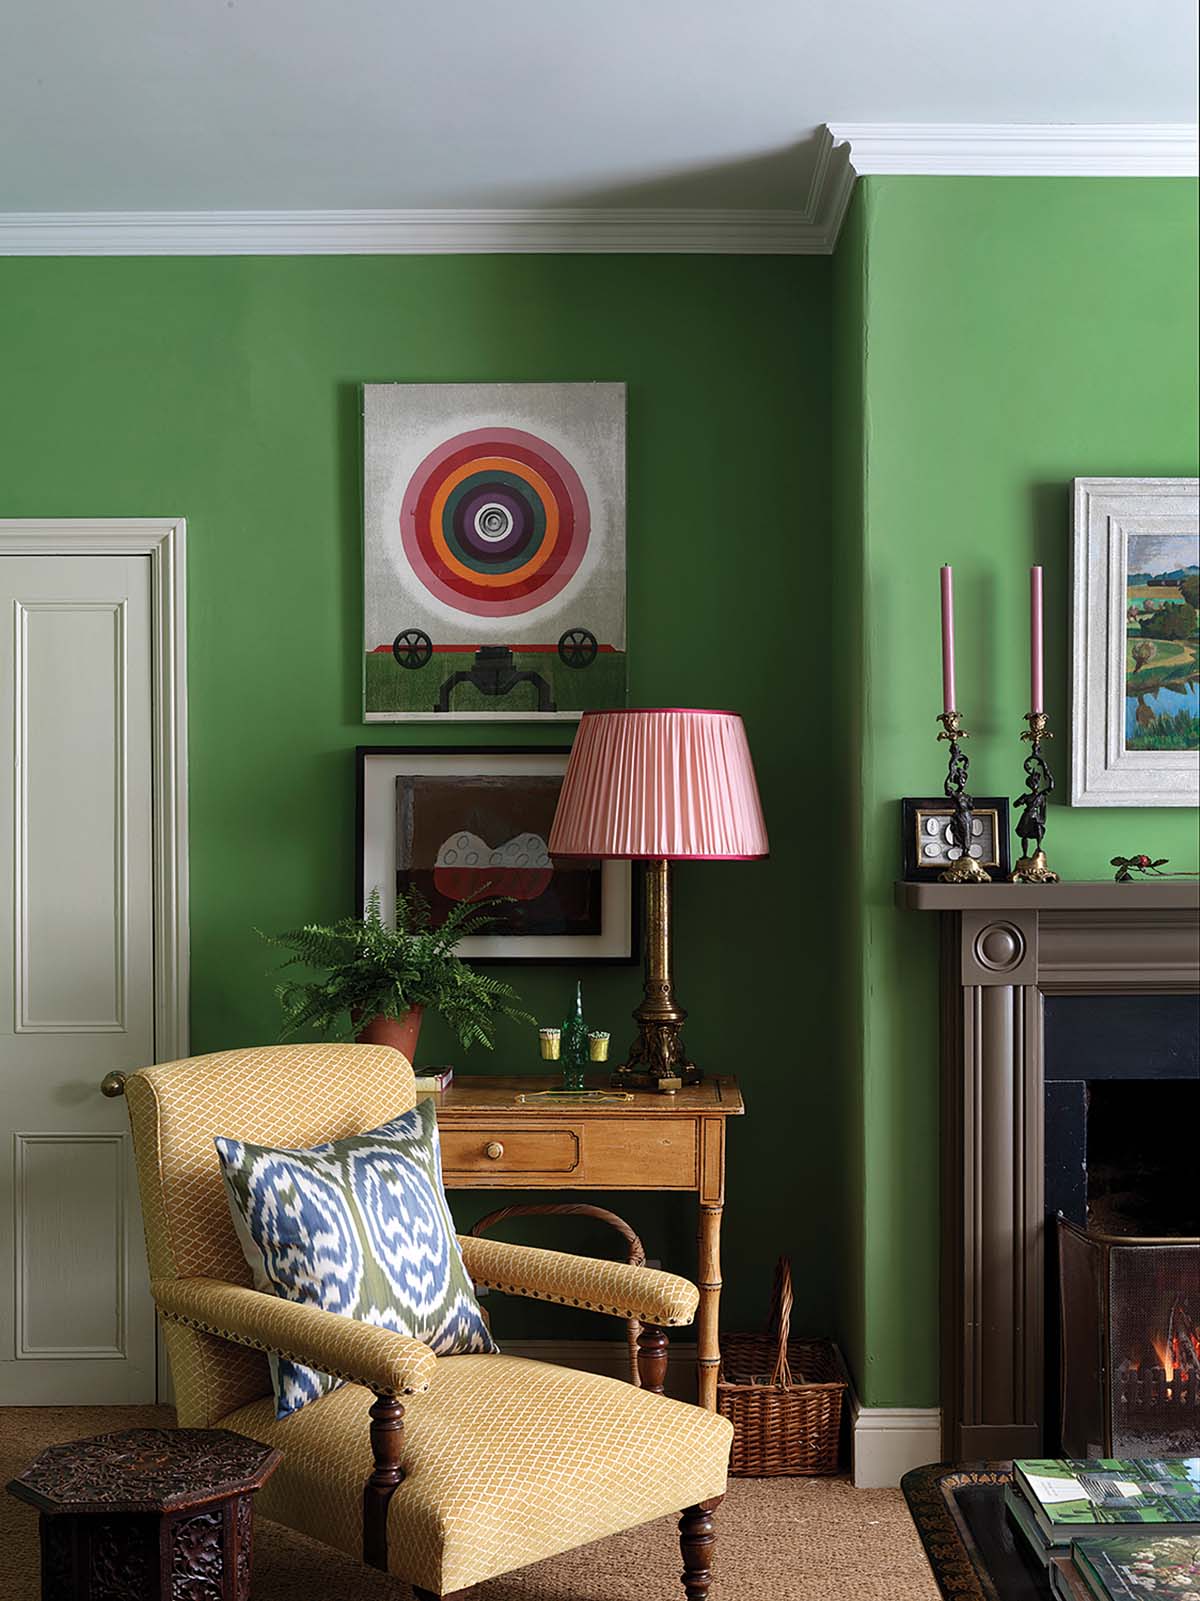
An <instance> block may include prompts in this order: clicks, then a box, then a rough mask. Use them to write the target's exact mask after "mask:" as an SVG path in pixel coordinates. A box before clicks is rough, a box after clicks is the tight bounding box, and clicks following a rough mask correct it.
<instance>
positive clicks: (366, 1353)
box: [150, 1278, 437, 1395]
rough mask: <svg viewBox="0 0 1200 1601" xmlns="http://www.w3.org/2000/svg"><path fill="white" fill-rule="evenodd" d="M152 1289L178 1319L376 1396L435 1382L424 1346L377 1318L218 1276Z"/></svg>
mask: <svg viewBox="0 0 1200 1601" xmlns="http://www.w3.org/2000/svg"><path fill="white" fill-rule="evenodd" d="M150 1288H151V1290H152V1291H153V1294H154V1299H155V1301H156V1302H157V1303H158V1309H159V1311H160V1312H161V1313H162V1315H163V1317H165V1318H168V1319H169V1320H170V1321H171V1322H173V1323H186V1324H187V1325H188V1326H189V1328H194V1329H203V1330H204V1331H205V1332H206V1333H207V1334H216V1335H219V1336H220V1337H221V1339H223V1340H232V1341H233V1342H234V1344H235V1345H249V1346H252V1347H254V1348H255V1349H257V1350H260V1351H276V1352H278V1354H279V1355H280V1356H286V1357H290V1358H291V1360H292V1361H293V1362H303V1363H305V1364H306V1365H307V1366H309V1367H314V1368H318V1369H319V1370H320V1371H321V1372H322V1373H332V1374H333V1376H334V1378H336V1379H349V1380H350V1381H351V1382H352V1383H356V1384H365V1385H367V1386H368V1387H369V1388H370V1389H372V1390H374V1391H375V1392H376V1394H377V1395H415V1394H416V1393H417V1392H418V1391H420V1390H427V1389H428V1388H429V1386H430V1384H431V1383H432V1381H433V1372H434V1366H435V1364H436V1362H437V1358H436V1357H435V1356H434V1354H433V1352H432V1351H431V1350H430V1349H429V1347H428V1346H427V1345H422V1344H421V1342H420V1341H419V1340H411V1339H409V1338H408V1336H407V1335H405V1334H396V1333H395V1332H394V1331H393V1330H392V1329H384V1328H380V1327H379V1326H378V1325H377V1324H374V1323H359V1322H358V1321H357V1320H356V1319H354V1318H349V1317H343V1316H342V1315H341V1313H339V1312H326V1311H324V1310H323V1308H321V1307H319V1306H309V1305H307V1304H306V1303H304V1302H301V1301H285V1300H284V1299H283V1298H282V1296H278V1295H269V1294H267V1293H266V1292H265V1291H262V1290H250V1289H246V1288H245V1287H244V1286H242V1285H240V1284H227V1283H225V1282H224V1281H223V1280H221V1279H198V1278H197V1279H155V1281H154V1283H153V1284H152V1285H151V1286H150Z"/></svg>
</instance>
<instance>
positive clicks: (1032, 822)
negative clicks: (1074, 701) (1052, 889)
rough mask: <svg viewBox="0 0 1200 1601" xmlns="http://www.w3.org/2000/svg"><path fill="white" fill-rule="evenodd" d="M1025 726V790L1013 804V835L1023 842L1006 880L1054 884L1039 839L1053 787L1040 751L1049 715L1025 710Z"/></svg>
mask: <svg viewBox="0 0 1200 1601" xmlns="http://www.w3.org/2000/svg"><path fill="white" fill-rule="evenodd" d="M1025 721H1026V722H1027V723H1028V724H1029V727H1028V728H1027V729H1025V730H1024V731H1023V732H1022V734H1021V738H1022V739H1024V740H1027V741H1028V742H1029V744H1030V745H1032V746H1033V749H1032V750H1031V751H1030V752H1029V755H1028V756H1026V758H1025V794H1024V795H1018V796H1017V798H1016V800H1015V801H1014V802H1013V805H1014V806H1015V807H1017V809H1018V810H1019V811H1020V813H1021V816H1020V820H1019V821H1018V823H1017V838H1018V839H1021V840H1024V842H1025V854H1024V855H1023V856H1022V857H1021V859H1020V861H1019V862H1018V863H1017V865H1016V866H1015V867H1014V868H1013V870H1012V872H1011V873H1010V874H1009V875H1008V878H1009V883H1010V884H1057V883H1058V874H1057V873H1052V872H1051V871H1050V869H1049V868H1048V867H1047V866H1046V853H1045V851H1044V850H1043V849H1042V840H1043V839H1044V838H1045V837H1046V803H1047V801H1048V800H1049V798H1050V795H1051V792H1052V791H1053V789H1054V775H1053V774H1052V773H1051V771H1050V768H1049V767H1048V766H1047V764H1046V758H1045V757H1044V756H1043V755H1042V741H1043V740H1044V739H1053V738H1054V735H1053V734H1052V733H1051V732H1050V730H1049V723H1050V719H1049V718H1048V717H1047V716H1046V713H1045V712H1026V713H1025Z"/></svg>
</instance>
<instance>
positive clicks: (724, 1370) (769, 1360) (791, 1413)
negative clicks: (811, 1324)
mask: <svg viewBox="0 0 1200 1601" xmlns="http://www.w3.org/2000/svg"><path fill="white" fill-rule="evenodd" d="M791 1318H792V1270H791V1264H790V1263H789V1262H788V1259H787V1257H786V1256H781V1257H780V1258H779V1262H778V1264H777V1265H776V1268H775V1292H774V1296H773V1298H772V1304H771V1318H770V1323H769V1326H768V1332H767V1333H766V1334H725V1335H722V1337H721V1369H720V1373H719V1375H718V1378H717V1410H718V1412H720V1413H721V1415H722V1417H727V1418H728V1419H729V1420H730V1422H731V1423H732V1424H733V1457H732V1460H731V1462H730V1465H729V1471H730V1473H732V1474H735V1475H737V1476H738V1477H740V1478H751V1479H755V1478H765V1477H767V1476H768V1475H772V1474H790V1475H793V1476H800V1475H807V1474H812V1475H815V1474H820V1473H836V1472H837V1470H838V1448H839V1445H840V1441H841V1433H842V1401H843V1399H844V1397H845V1394H846V1388H847V1382H848V1381H847V1378H846V1370H845V1368H844V1367H843V1366H842V1359H841V1357H840V1355H839V1354H838V1349H837V1346H836V1345H834V1344H832V1342H831V1341H829V1340H793V1339H791V1338H790V1331H791Z"/></svg>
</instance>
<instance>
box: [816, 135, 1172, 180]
mask: <svg viewBox="0 0 1200 1601" xmlns="http://www.w3.org/2000/svg"><path fill="white" fill-rule="evenodd" d="M830 132H831V134H832V135H833V139H834V141H835V143H836V144H837V145H842V144H845V145H848V146H849V148H850V162H851V165H852V166H853V168H854V171H855V172H856V173H857V174H858V175H859V176H860V177H864V176H866V175H867V174H868V173H912V174H918V173H944V174H950V175H953V174H958V175H961V176H964V177H987V176H992V177H1006V178H1012V177H1061V178H1075V177H1087V178H1120V177H1130V178H1187V177H1193V176H1195V174H1196V172H1197V130H1196V124H1195V123H1187V122H1131V123H1115V122H1095V123H1053V122H1029V123H1018V122H996V123H972V122H947V123H930V122H835V123H831V124H830Z"/></svg>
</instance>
